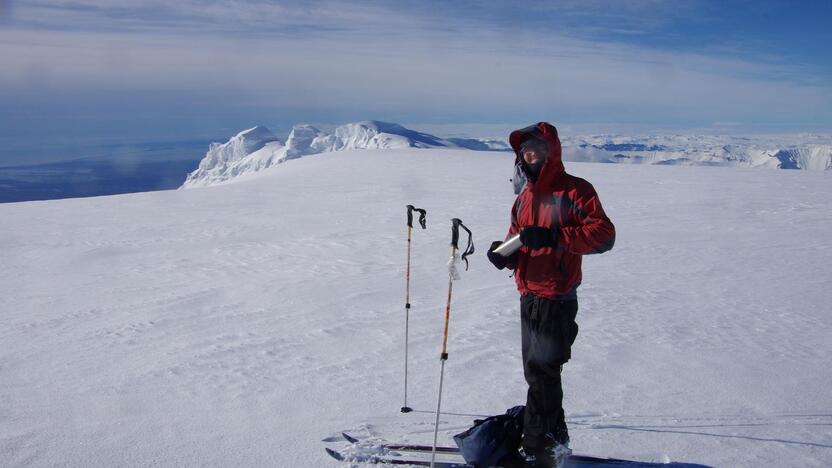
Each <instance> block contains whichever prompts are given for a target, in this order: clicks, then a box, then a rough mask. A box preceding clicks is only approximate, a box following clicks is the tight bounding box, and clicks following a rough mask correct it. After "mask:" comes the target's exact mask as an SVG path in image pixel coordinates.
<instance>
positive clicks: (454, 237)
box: [451, 218, 474, 270]
mask: <svg viewBox="0 0 832 468" xmlns="http://www.w3.org/2000/svg"><path fill="white" fill-rule="evenodd" d="M459 228H462V229H464V230H465V232H467V233H468V246H467V247H465V250H463V251H462V257H461V258H462V260H464V261H465V269H466V270H468V256H469V255H471V254H472V253H474V240H473V237H472V234H471V230H470V229H468V227H467V226H465V225H464V224H462V220H461V219H459V218H453V219H451V247H453V251H454V255H455V254H456V250H458V249H459Z"/></svg>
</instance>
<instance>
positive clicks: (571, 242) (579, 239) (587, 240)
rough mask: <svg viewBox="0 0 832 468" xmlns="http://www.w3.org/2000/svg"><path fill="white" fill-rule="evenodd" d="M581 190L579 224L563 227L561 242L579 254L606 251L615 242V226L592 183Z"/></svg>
mask: <svg viewBox="0 0 832 468" xmlns="http://www.w3.org/2000/svg"><path fill="white" fill-rule="evenodd" d="M581 192H582V193H580V194H579V195H578V198H577V202H576V211H577V215H578V222H579V225H578V226H564V227H562V228H561V229H560V239H559V243H561V245H562V246H563V248H564V249H565V250H566V251H568V252H571V253H574V254H578V255H588V254H599V253H604V252H606V251H608V250H610V249H611V248H612V246H613V244H615V226H614V225H613V224H612V221H610V219H609V218H607V214H606V213H604V208H602V207H601V200H599V199H598V194H597V193H595V189H594V188H593V187H592V185H589V183H587V186H586V187H584V188H583V190H581Z"/></svg>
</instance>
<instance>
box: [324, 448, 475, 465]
mask: <svg viewBox="0 0 832 468" xmlns="http://www.w3.org/2000/svg"><path fill="white" fill-rule="evenodd" d="M326 453H328V454H329V456H331V457H332V458H334V459H336V460H338V461H342V462H353V463H373V464H380V465H410V466H430V461H428V460H408V459H406V458H393V457H389V456H378V455H350V456H349V457H347V456H345V455H344V454H342V453H341V452H338V451H336V450H332V449H331V448H326ZM433 466H434V467H436V468H473V467H472V465H468V464H466V463H454V462H443V461H438V462H435V463H434V464H433Z"/></svg>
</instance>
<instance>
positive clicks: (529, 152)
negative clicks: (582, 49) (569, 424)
mask: <svg viewBox="0 0 832 468" xmlns="http://www.w3.org/2000/svg"><path fill="white" fill-rule="evenodd" d="M509 143H510V144H511V147H512V149H514V152H515V154H516V160H515V164H517V165H519V166H520V168H521V169H522V171H523V174H524V175H525V176H526V179H527V182H526V186H525V187H524V188H523V190H522V191H521V192H520V194H519V195H518V196H517V199H516V200H515V202H514V206H513V207H512V209H511V226H510V228H509V230H508V235H507V236H506V239H508V238H510V237H512V236H514V235H515V234H519V235H520V241H521V242H522V244H523V245H522V246H521V247H520V249H519V250H518V251H517V252H515V253H514V254H512V255H510V256H508V257H503V256H501V255H500V254H498V253H496V252H494V249H495V248H496V247H498V246H499V245H500V244H501V242H500V241H495V242H493V243H492V244H491V248H490V249H489V252H488V259H489V260H490V261H491V262H492V263H493V264H494V266H496V267H497V268H499V269H501V270H502V269H503V268H510V269H512V270H514V276H515V281H516V283H517V289H518V291H519V292H520V296H521V298H520V312H521V332H522V347H523V351H522V354H523V372H524V375H525V378H526V382H527V383H528V385H529V390H528V394H527V397H526V408H525V413H524V421H523V422H524V424H523V445H522V446H523V452H524V455H525V456H526V459H527V460H528V461H534V462H535V463H536V464H537V466H551V463H552V461H553V460H555V459H561V458H562V457H563V455H564V454H568V453H570V451H569V449H568V444H569V433H568V432H567V428H566V420H565V416H564V411H563V389H562V387H561V367H562V365H563V364H564V363H566V362H567V361H568V360H569V358H570V357H571V348H572V344H573V343H574V341H575V338H576V337H577V335H578V324H577V323H575V317H576V315H577V313H578V298H577V289H578V285H580V284H581V256H582V255H587V254H596V253H602V252H606V251H607V250H610V249H611V248H612V246H613V244H614V243H615V227H614V226H613V224H612V222H610V220H609V218H607V215H606V214H605V213H604V210H603V208H601V202H600V200H599V199H598V195H597V194H596V193H595V189H594V188H593V187H592V185H591V184H590V183H589V182H587V181H585V180H583V179H581V178H578V177H575V176H572V175H569V174H567V173H566V171H565V170H564V167H563V161H562V159H561V146H560V139H559V138H558V133H557V129H555V127H553V126H552V125H551V124H549V123H546V122H540V123H538V124H536V125H532V126H529V127H526V128H523V129H521V130H516V131H514V132H512V133H511V135H510V137H509Z"/></svg>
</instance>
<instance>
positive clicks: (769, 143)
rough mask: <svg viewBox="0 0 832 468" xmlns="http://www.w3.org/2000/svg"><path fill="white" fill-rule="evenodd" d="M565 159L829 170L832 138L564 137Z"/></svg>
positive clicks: (798, 136) (803, 136)
mask: <svg viewBox="0 0 832 468" xmlns="http://www.w3.org/2000/svg"><path fill="white" fill-rule="evenodd" d="M563 148H564V159H565V160H567V161H581V162H604V163H616V164H659V165H678V166H732V167H767V168H773V169H806V170H820V171H823V170H829V169H832V137H829V136H821V135H776V136H755V137H739V136H723V135H719V136H714V135H665V136H642V137H633V136H621V135H594V136H576V137H570V136H566V137H565V138H564V139H563Z"/></svg>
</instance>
